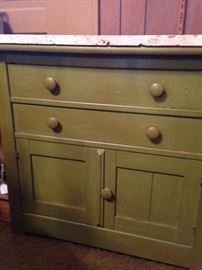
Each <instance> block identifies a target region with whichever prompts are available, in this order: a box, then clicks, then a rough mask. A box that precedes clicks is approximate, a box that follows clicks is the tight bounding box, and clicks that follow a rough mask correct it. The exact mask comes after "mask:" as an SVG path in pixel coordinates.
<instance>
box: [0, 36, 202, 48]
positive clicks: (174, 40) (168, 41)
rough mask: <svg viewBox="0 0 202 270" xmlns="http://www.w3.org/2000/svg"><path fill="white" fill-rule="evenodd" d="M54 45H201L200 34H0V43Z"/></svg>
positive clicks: (201, 38)
mask: <svg viewBox="0 0 202 270" xmlns="http://www.w3.org/2000/svg"><path fill="white" fill-rule="evenodd" d="M3 44H9V45H12V44H13V45H14V44H15V45H18V44H19V45H20V44H21V45H55V46H88V47H89V46H92V47H97V46H98V47H118V46H119V47H120V46H123V47H140V46H143V47H158V46H166V47H194V46H196V47H202V35H161V36H149V35H145V36H143V35H142V36H138V35H136V36H88V35H0V45H3Z"/></svg>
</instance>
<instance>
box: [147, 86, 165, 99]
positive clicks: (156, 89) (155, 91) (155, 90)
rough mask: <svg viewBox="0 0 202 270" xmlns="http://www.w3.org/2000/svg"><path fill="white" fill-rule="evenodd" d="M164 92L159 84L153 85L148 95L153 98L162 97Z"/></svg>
mask: <svg viewBox="0 0 202 270" xmlns="http://www.w3.org/2000/svg"><path fill="white" fill-rule="evenodd" d="M164 92H165V89H164V88H163V86H162V85H161V84H160V83H153V84H152V86H151V87H150V94H151V95H152V96H153V97H154V98H156V97H160V96H162V95H163V94H164Z"/></svg>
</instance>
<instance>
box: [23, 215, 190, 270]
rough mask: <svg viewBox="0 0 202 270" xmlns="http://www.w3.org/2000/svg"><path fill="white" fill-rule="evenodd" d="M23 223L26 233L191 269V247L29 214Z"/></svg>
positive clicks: (24, 217)
mask: <svg viewBox="0 0 202 270" xmlns="http://www.w3.org/2000/svg"><path fill="white" fill-rule="evenodd" d="M23 220H24V230H25V231H26V232H31V233H37V234H41V235H46V236H50V237H54V238H60V239H65V240H69V241H72V242H77V243H81V244H86V245H89V246H94V247H99V248H103V249H107V250H113V251H117V252H121V253H125V254H128V255H134V256H137V257H143V258H147V259H152V260H156V261H159V262H164V263H168V264H173V265H178V266H182V267H189V266H190V260H191V249H192V248H191V247H189V246H184V245H179V244H174V243H171V242H167V241H161V240H157V239H152V238H148V237H142V236H138V235H132V234H129V233H123V232H120V231H113V230H109V229H103V228H101V227H95V226H90V225H83V224H80V223H74V222H67V221H65V220H60V219H55V218H50V217H45V216H39V215H33V214H27V213H26V214H23Z"/></svg>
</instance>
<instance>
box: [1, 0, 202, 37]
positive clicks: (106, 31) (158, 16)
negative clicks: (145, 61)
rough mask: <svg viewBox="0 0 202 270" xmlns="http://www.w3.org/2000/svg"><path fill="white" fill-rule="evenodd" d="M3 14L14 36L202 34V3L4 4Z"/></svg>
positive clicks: (61, 0) (80, 0)
mask: <svg viewBox="0 0 202 270" xmlns="http://www.w3.org/2000/svg"><path fill="white" fill-rule="evenodd" d="M0 13H1V14H2V16H3V17H4V21H6V22H7V25H9V26H10V28H11V29H10V32H12V33H47V34H75V35H77V34H83V35H95V34H101V35H143V34H146V35H161V34H165V35H169V34H171V35H172V34H202V1H201V0H0ZM7 32H9V28H7Z"/></svg>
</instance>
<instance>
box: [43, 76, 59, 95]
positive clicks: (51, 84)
mask: <svg viewBox="0 0 202 270" xmlns="http://www.w3.org/2000/svg"><path fill="white" fill-rule="evenodd" d="M44 85H45V87H46V89H48V90H49V91H50V92H51V91H54V90H55V89H56V87H57V82H56V81H55V80H54V79H53V78H51V77H49V78H46V79H45V82H44Z"/></svg>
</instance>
